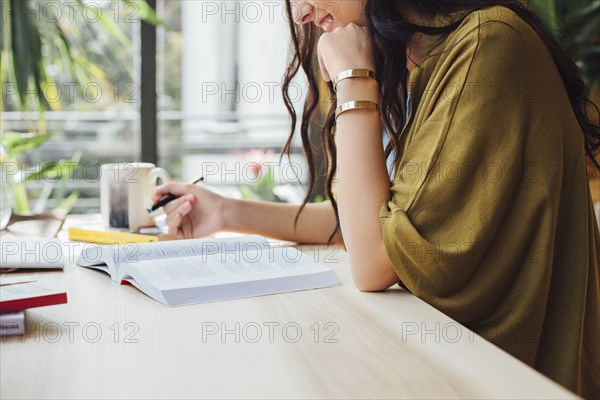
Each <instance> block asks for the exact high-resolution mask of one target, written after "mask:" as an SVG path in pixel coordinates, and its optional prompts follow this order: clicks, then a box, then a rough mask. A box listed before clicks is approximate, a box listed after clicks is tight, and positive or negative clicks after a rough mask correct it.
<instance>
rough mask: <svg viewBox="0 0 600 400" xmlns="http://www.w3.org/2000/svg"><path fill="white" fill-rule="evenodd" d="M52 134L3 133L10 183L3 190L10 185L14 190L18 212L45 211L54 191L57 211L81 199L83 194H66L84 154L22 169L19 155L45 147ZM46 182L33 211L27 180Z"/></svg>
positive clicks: (6, 167)
mask: <svg viewBox="0 0 600 400" xmlns="http://www.w3.org/2000/svg"><path fill="white" fill-rule="evenodd" d="M51 137H52V135H51V134H45V135H32V134H23V133H13V132H7V133H3V134H2V141H1V143H0V144H1V145H2V147H3V148H4V149H5V151H6V154H5V157H4V158H3V159H2V160H1V161H2V169H3V171H4V173H5V179H6V180H7V181H6V182H2V184H3V186H4V185H6V187H3V190H6V189H8V188H10V189H11V190H13V191H14V212H15V213H16V214H31V213H32V211H33V212H34V213H36V214H40V213H42V212H44V210H45V209H46V203H47V201H48V199H49V198H50V195H51V194H52V193H54V200H55V202H56V204H57V206H56V209H57V210H63V211H65V212H69V211H70V210H71V208H72V207H73V204H75V201H77V198H78V197H79V194H78V193H77V192H72V193H71V194H70V195H68V196H67V195H66V192H67V184H68V182H69V179H70V178H71V177H72V176H73V172H74V171H75V170H76V169H77V168H79V160H80V158H81V154H80V153H76V154H75V155H74V156H73V157H72V158H71V159H70V160H59V161H55V162H47V163H43V164H42V165H39V166H27V168H25V169H24V168H22V167H21V166H22V165H23V164H22V163H20V162H19V157H20V156H21V155H23V154H25V153H27V152H29V151H31V150H34V149H36V148H38V147H40V146H42V145H43V144H44V143H45V142H46V141H48V139H50V138H51ZM33 181H35V182H43V183H44V185H43V187H42V191H41V193H40V195H39V196H38V198H37V201H36V204H35V206H34V208H33V210H32V209H31V208H30V207H29V198H28V196H27V191H26V190H25V183H26V182H33Z"/></svg>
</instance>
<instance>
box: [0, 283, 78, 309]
mask: <svg viewBox="0 0 600 400" xmlns="http://www.w3.org/2000/svg"><path fill="white" fill-rule="evenodd" d="M66 302H67V293H66V292H64V291H61V290H55V289H51V288H48V287H45V286H42V285H40V284H38V283H37V282H27V283H18V284H13V285H2V286H0V312H2V313H4V312H9V311H17V310H25V309H27V308H34V307H43V306H51V305H54V304H63V303H66Z"/></svg>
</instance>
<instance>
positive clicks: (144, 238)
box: [69, 228, 169, 244]
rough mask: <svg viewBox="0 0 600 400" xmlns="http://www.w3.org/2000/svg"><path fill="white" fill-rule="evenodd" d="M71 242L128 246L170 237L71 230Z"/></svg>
mask: <svg viewBox="0 0 600 400" xmlns="http://www.w3.org/2000/svg"><path fill="white" fill-rule="evenodd" d="M69 240H73V241H77V242H90V243H98V244H127V243H144V242H158V241H162V240H169V237H168V236H156V235H142V234H139V233H129V232H118V231H96V230H91V229H82V228H69Z"/></svg>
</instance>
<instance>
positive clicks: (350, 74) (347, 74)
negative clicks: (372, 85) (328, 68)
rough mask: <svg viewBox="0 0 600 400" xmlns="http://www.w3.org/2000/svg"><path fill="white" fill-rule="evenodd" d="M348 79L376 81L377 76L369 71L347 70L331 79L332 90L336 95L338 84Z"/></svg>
mask: <svg viewBox="0 0 600 400" xmlns="http://www.w3.org/2000/svg"><path fill="white" fill-rule="evenodd" d="M348 78H371V79H374V80H377V74H376V73H375V72H373V71H371V70H370V69H347V70H345V71H342V72H340V73H339V74H337V75H336V76H335V78H333V90H334V91H335V92H336V93H337V91H338V84H339V83H340V82H341V81H343V80H344V79H348Z"/></svg>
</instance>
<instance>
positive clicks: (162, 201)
mask: <svg viewBox="0 0 600 400" xmlns="http://www.w3.org/2000/svg"><path fill="white" fill-rule="evenodd" d="M200 182H204V177H203V176H201V177H200V178H198V179H196V180H195V181H192V182H190V185H195V184H196V183H200ZM176 198H177V196H174V195H172V194H168V195H166V196H164V197H163V198H162V199H160V200H159V201H158V202H157V203H156V204H154V205H153V206H152V207H150V208H148V209H147V210H146V211H148V213H153V212H154V211H156V210H158V209H159V208H161V207H163V206H165V205H167V204H169V203H170V202H172V201H173V200H175V199H176Z"/></svg>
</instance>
